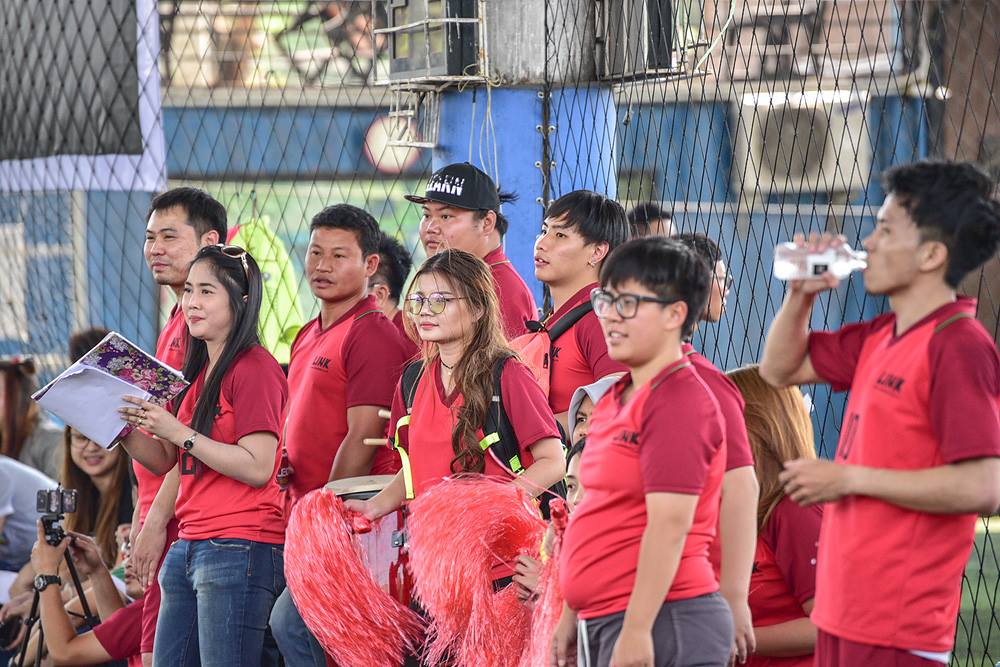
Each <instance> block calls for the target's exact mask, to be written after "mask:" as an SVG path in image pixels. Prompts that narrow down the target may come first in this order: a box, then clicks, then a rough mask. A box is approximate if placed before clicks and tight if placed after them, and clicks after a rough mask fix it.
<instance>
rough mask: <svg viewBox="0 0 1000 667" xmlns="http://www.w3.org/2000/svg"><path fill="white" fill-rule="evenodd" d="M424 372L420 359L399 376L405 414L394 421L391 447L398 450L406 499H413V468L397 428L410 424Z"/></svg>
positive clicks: (410, 364) (409, 364) (412, 362)
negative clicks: (418, 386)
mask: <svg viewBox="0 0 1000 667" xmlns="http://www.w3.org/2000/svg"><path fill="white" fill-rule="evenodd" d="M423 374H424V362H423V360H422V359H416V360H414V361H411V362H410V363H408V364H407V365H406V367H405V368H403V374H402V376H400V378H399V390H400V393H401V394H402V398H403V405H405V406H406V414H405V415H403V416H402V417H400V418H399V421H398V422H396V437H395V438H394V439H393V444H392V448H393V449H395V450H396V451H397V452H399V461H400V464H401V468H400V469H401V470H402V471H403V487H404V488H405V489H406V499H407V500H413V469H412V467H411V466H410V455H409V454H408V453H407V451H406V449H405V448H404V447H403V446H402V445H401V444H400V443H399V430H400V429H401V428H403V427H404V426H409V425H410V417H411V414H410V412H411V411H412V410H413V397H414V395H415V394H416V393H417V385H418V384H419V383H420V377H421V376H422V375H423Z"/></svg>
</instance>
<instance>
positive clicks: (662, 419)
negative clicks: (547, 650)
mask: <svg viewBox="0 0 1000 667" xmlns="http://www.w3.org/2000/svg"><path fill="white" fill-rule="evenodd" d="M600 277H601V287H600V288H599V289H596V290H594V291H593V293H592V294H591V302H592V303H593V305H594V312H595V314H596V315H597V317H598V318H599V319H600V322H601V328H602V330H603V332H604V337H605V340H606V341H607V344H608V353H609V354H610V355H611V357H612V358H613V359H615V360H617V361H619V362H621V363H623V364H624V365H625V366H626V367H627V368H628V370H629V373H628V374H626V375H625V376H624V377H622V378H621V379H619V380H618V382H616V383H615V385H614V386H613V387H612V388H611V389H610V390H609V391H608V392H607V393H606V394H604V396H603V397H602V398H601V400H600V401H599V402H598V403H597V406H596V407H595V408H594V411H593V414H592V415H591V420H590V425H589V430H588V433H587V449H586V452H585V454H584V456H583V459H582V461H581V463H580V478H579V483H580V484H581V485H582V486H583V487H584V488H585V489H586V495H585V497H584V498H583V500H581V501H580V502H579V504H578V505H577V506H576V509H575V511H574V512H573V514H572V515H571V516H570V523H569V526H568V528H567V530H566V534H565V537H564V538H563V547H562V551H561V552H560V562H559V578H560V589H561V592H562V593H563V596H564V598H565V606H564V609H563V614H562V618H561V619H560V621H559V625H558V627H557V629H556V632H555V636H554V638H553V646H552V653H553V656H552V657H553V664H554V665H570V664H573V663H575V662H576V661H577V658H579V664H580V665H586V666H588V667H591V666H594V667H607V665H647V666H655V667H666V665H693V664H698V665H705V666H711V665H717V666H718V667H722V666H723V665H726V664H727V663H728V662H729V656H730V648H731V643H732V638H733V624H732V618H731V615H730V611H729V607H728V605H727V604H726V602H725V600H724V599H723V598H722V596H721V595H720V594H719V583H718V581H717V580H716V578H715V573H714V571H713V569H712V564H711V561H710V560H709V553H708V547H709V544H710V543H711V541H712V539H713V538H714V536H715V532H716V525H717V523H718V516H719V499H720V489H721V486H722V475H723V471H724V468H725V458H726V441H725V436H724V430H723V422H722V416H721V414H720V412H719V408H718V404H717V402H716V401H715V398H714V397H713V396H712V394H711V392H710V391H709V389H708V387H707V386H706V385H705V383H704V381H703V380H702V379H701V377H699V375H698V372H697V371H696V370H695V369H694V366H693V364H692V363H691V361H690V360H689V359H688V358H687V357H686V356H685V355H684V352H683V350H682V347H681V345H682V342H683V340H684V339H685V337H686V336H687V335H689V334H690V331H691V329H692V328H693V327H694V324H695V322H696V321H697V318H698V316H699V315H700V314H701V312H702V309H703V308H704V307H705V303H706V301H707V300H708V291H709V282H710V281H711V276H710V274H709V269H708V266H707V265H706V264H705V263H704V262H702V261H701V260H700V259H699V258H698V257H697V256H695V255H694V254H693V253H692V252H691V251H689V250H688V249H687V248H685V247H684V246H683V245H681V244H680V243H678V242H676V241H671V240H667V239H664V238H661V237H648V238H643V239H636V240H633V241H629V242H627V243H625V244H624V245H622V246H621V247H619V248H618V249H616V250H615V251H613V252H612V253H611V255H610V256H609V258H608V260H607V261H606V262H605V264H604V267H603V268H602V269H601V276H600Z"/></svg>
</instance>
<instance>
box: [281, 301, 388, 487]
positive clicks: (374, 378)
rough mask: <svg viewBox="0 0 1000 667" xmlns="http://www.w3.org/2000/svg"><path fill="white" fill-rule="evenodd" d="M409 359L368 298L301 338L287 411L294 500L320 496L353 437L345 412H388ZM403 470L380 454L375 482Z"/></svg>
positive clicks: (383, 450) (285, 440)
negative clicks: (369, 408) (343, 444)
mask: <svg viewBox="0 0 1000 667" xmlns="http://www.w3.org/2000/svg"><path fill="white" fill-rule="evenodd" d="M406 359H407V357H406V352H405V350H404V348H403V343H402V341H401V340H400V339H399V333H398V332H397V331H396V328H395V327H394V326H393V324H392V322H390V321H389V320H388V319H387V318H386V316H385V315H383V314H382V313H381V312H380V311H379V310H378V308H377V307H376V306H375V298H374V297H371V296H369V297H366V298H364V299H362V300H361V301H359V302H358V303H357V304H355V305H354V307H352V308H351V309H350V310H348V311H347V312H346V313H344V314H343V315H342V316H341V317H340V319H338V320H337V321H336V322H333V323H331V324H330V325H329V326H327V327H326V328H325V329H324V328H322V327H321V326H320V320H319V318H318V317H317V318H316V319H314V320H312V321H311V322H309V323H308V324H306V325H305V326H304V327H302V331H300V332H299V335H298V337H297V338H296V339H295V342H294V343H293V344H292V356H291V361H290V362H289V364H288V393H289V407H288V415H287V417H286V420H285V433H284V436H283V437H282V444H283V446H284V447H285V450H286V451H287V452H288V460H289V462H290V463H291V464H292V468H293V469H294V471H295V472H294V473H293V474H292V478H291V483H290V488H291V491H292V497H293V498H300V497H302V496H303V495H305V494H306V493H308V492H309V491H312V490H313V489H318V488H320V487H321V486H323V485H324V484H326V483H327V482H328V481H329V479H330V469H331V468H332V467H333V460H334V458H335V457H336V456H337V451H338V450H339V449H340V444H341V442H343V440H344V437H345V436H346V435H347V430H348V425H347V410H348V409H349V408H353V407H356V406H360V405H374V406H378V407H383V408H388V407H389V406H390V405H392V393H393V389H394V388H395V386H396V384H397V382H398V381H399V375H400V373H401V372H402V367H403V364H404V363H406ZM397 470H399V457H398V455H396V454H395V453H394V452H393V451H392V450H391V449H389V448H388V447H380V448H379V449H378V451H376V453H375V459H374V461H373V462H372V474H376V475H379V474H391V473H394V472H395V471H397Z"/></svg>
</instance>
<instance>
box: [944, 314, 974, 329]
mask: <svg viewBox="0 0 1000 667" xmlns="http://www.w3.org/2000/svg"><path fill="white" fill-rule="evenodd" d="M964 319H975V318H974V317H973V315H972V313H955V314H954V315H952V316H951V317H949V318H948V319H946V320H944V321H943V322H941V323H940V324H938V325H937V326H936V327H934V333H936V334H937V333H941V331H942V330H943V329H946V328H947V327H949V326H951V325H952V324H954V323H955V322H958V321H959V320H964Z"/></svg>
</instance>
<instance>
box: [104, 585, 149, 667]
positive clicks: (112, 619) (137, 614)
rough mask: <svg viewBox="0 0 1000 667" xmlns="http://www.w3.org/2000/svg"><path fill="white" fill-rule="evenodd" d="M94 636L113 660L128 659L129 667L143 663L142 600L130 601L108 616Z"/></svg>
mask: <svg viewBox="0 0 1000 667" xmlns="http://www.w3.org/2000/svg"><path fill="white" fill-rule="evenodd" d="M94 637H95V638H96V639H97V641H98V642H99V643H100V645H101V646H102V647H104V650H105V651H107V652H108V655H109V656H110V657H111V659H112V660H128V664H129V667H133V666H134V665H136V666H137V665H141V664H142V656H141V655H140V653H139V641H140V640H141V638H142V600H135V601H133V602H130V603H128V604H127V605H125V606H124V607H122V608H121V609H119V610H118V611H116V612H115V613H113V614H111V616H108V617H107V618H106V619H104V621H102V622H101V624H100V625H98V626H97V627H96V628H94Z"/></svg>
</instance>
